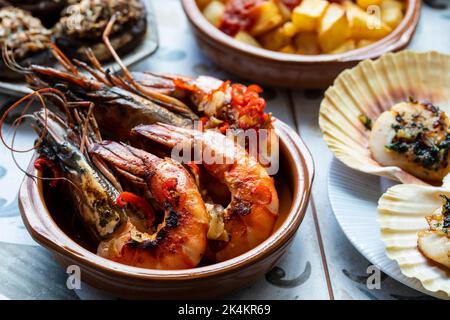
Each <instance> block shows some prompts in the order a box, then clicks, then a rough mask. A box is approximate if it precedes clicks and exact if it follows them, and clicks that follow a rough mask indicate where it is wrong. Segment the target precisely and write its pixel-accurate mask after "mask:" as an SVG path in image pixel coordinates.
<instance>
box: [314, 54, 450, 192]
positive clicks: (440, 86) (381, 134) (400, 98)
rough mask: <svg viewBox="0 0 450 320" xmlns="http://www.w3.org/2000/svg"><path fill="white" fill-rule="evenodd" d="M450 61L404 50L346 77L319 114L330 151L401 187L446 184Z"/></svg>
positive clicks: (329, 93) (339, 80) (331, 90)
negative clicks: (404, 184) (443, 180)
mask: <svg viewBox="0 0 450 320" xmlns="http://www.w3.org/2000/svg"><path fill="white" fill-rule="evenodd" d="M449 61H450V57H449V56H448V55H445V54H440V53H437V52H427V53H415V52H411V51H402V52H400V53H397V54H387V55H385V56H383V57H382V58H380V59H379V60H376V61H370V60H366V61H363V62H362V63H361V64H359V65H358V66H357V67H355V68H354V69H352V70H349V71H345V72H343V73H342V74H341V75H340V76H339V77H338V78H337V79H336V81H335V83H334V85H333V86H332V87H330V88H329V89H328V90H327V92H326V94H325V99H324V100H323V101H322V103H321V107H320V117H319V125H320V128H321V130H322V132H323V135H324V139H325V141H326V142H327V144H328V147H329V148H330V150H331V151H332V152H333V153H334V154H335V155H336V157H337V158H338V159H339V160H341V161H342V162H344V163H345V164H346V165H348V166H349V167H351V168H353V169H356V170H359V171H363V172H367V173H370V174H375V175H379V176H384V177H387V178H390V179H395V180H398V181H400V182H403V183H418V184H426V183H431V184H437V185H440V184H442V179H443V178H444V176H445V175H446V174H447V167H448V163H447V157H448V150H447V147H446V139H447V135H448V133H447V130H448V118H447V112H448V111H447V110H448V106H449V102H450V92H449V90H448V88H447V83H448V81H449V77H450V69H449V68H450V63H449ZM372 79H376V81H374V80H372ZM413 79H414V80H413ZM350 88H351V89H350Z"/></svg>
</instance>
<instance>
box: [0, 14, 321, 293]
mask: <svg viewBox="0 0 450 320" xmlns="http://www.w3.org/2000/svg"><path fill="white" fill-rule="evenodd" d="M116 21H117V20H116V19H115V18H114V17H112V18H111V19H110V20H109V21H108V24H107V26H106V28H105V31H104V33H103V35H102V39H103V41H104V46H105V48H107V49H108V50H109V52H110V55H111V56H112V57H114V59H116V62H117V64H118V65H120V66H121V67H122V73H123V76H119V75H115V74H111V73H109V72H108V71H107V70H106V69H104V68H103V67H102V65H101V63H100V62H99V61H98V59H97V58H96V56H95V54H94V53H93V52H92V51H90V52H89V54H88V55H87V58H88V60H89V61H88V62H82V61H80V60H77V59H73V60H71V59H70V58H68V57H67V56H66V55H65V54H64V53H63V52H62V51H61V50H60V49H59V48H58V47H57V46H56V45H55V44H50V47H51V49H52V53H53V55H54V57H55V59H56V60H57V61H59V62H60V64H61V67H62V69H61V68H53V67H48V66H41V65H37V64H32V65H30V66H28V67H22V68H21V69H20V70H21V72H23V73H24V74H25V76H26V79H27V81H28V83H29V85H30V87H31V88H32V89H33V90H34V91H33V92H32V93H30V94H29V95H27V96H25V97H24V98H22V99H20V100H19V101H18V102H17V103H15V104H14V105H13V106H11V107H10V108H9V109H8V110H7V111H6V112H5V113H4V115H3V118H2V121H1V123H0V125H1V124H3V121H4V119H5V118H6V117H7V115H8V114H9V113H10V112H11V111H12V110H15V109H16V108H19V107H20V106H25V109H27V108H29V106H30V103H31V102H33V101H34V102H38V103H39V104H40V105H41V106H42V108H41V109H40V110H38V111H37V112H35V113H33V114H32V115H31V116H27V117H28V118H31V119H32V121H33V126H34V128H35V130H36V132H37V135H38V139H37V140H36V144H35V146H34V147H33V148H32V150H36V158H35V159H34V161H33V166H34V169H32V170H30V171H29V172H28V174H27V175H28V177H27V178H26V181H25V182H24V187H23V189H22V194H21V197H20V203H21V207H22V214H23V217H24V220H25V223H26V225H27V227H28V228H29V230H30V232H31V234H32V235H33V237H34V238H35V239H36V240H37V241H39V242H41V243H43V244H44V245H45V246H48V247H49V248H51V249H52V250H54V251H55V252H56V253H57V254H58V256H61V255H62V256H63V258H62V260H63V261H65V262H67V261H70V260H71V259H74V258H75V259H76V260H79V263H80V264H81V265H82V266H83V268H85V271H86V272H87V273H92V272H95V273H97V277H96V279H92V280H91V283H93V284H94V285H95V284H97V286H100V287H105V286H108V288H109V289H108V290H110V291H114V292H115V293H116V294H119V295H120V296H128V297H131V296H142V295H143V296H145V297H156V296H158V297H160V298H161V297H163V296H172V294H173V289H169V287H170V286H172V284H173V281H179V286H180V288H179V291H180V293H179V294H181V295H183V296H186V294H187V292H189V295H192V290H191V288H190V287H189V286H191V285H192V280H193V279H200V278H209V279H216V281H224V279H227V280H228V278H229V276H230V274H231V273H234V274H235V275H236V274H244V273H248V272H250V270H253V271H254V273H255V274H254V275H252V276H251V277H249V278H248V279H247V280H246V281H242V280H240V281H235V280H233V281H230V283H229V284H228V285H227V286H225V287H224V288H223V289H221V290H217V285H214V282H210V283H208V284H205V283H204V284H202V285H200V286H206V287H207V290H206V291H200V292H199V293H198V294H197V295H198V296H204V297H205V296H207V295H210V294H211V291H213V290H214V291H215V292H214V295H218V294H221V293H223V292H227V291H229V290H232V289H234V288H236V287H238V286H242V285H245V284H246V283H248V282H249V281H252V280H253V279H255V277H256V276H257V275H261V274H262V273H263V272H265V271H268V270H267V268H269V266H270V265H271V264H267V263H268V262H270V261H272V262H273V261H275V260H276V259H278V258H279V257H280V256H281V255H282V254H283V252H284V251H285V250H286V248H287V246H288V244H289V243H290V242H291V240H292V236H293V234H294V232H295V230H296V229H297V228H298V226H299V224H300V222H301V220H302V217H303V215H304V211H305V209H306V202H307V198H308V196H309V190H310V183H311V179H312V177H311V172H310V170H311V169H312V167H311V165H312V162H311V160H310V158H309V155H307V156H306V157H305V156H304V155H302V154H301V153H299V152H300V151H299V149H296V148H297V147H294V146H297V145H298V141H297V142H295V143H294V140H293V139H292V138H295V139H299V138H298V136H296V135H295V137H293V136H292V135H293V132H291V130H290V129H289V130H288V129H287V127H286V126H285V125H283V124H281V123H280V124H277V122H279V120H276V119H275V118H273V117H272V116H271V115H270V114H266V113H265V112H264V109H265V105H266V102H265V101H264V99H263V98H261V97H260V93H261V91H262V90H261V88H259V86H257V85H250V86H244V85H241V84H232V83H231V82H229V81H220V80H218V79H213V78H207V77H199V78H195V79H194V78H189V77H184V76H175V75H160V74H154V73H151V72H145V73H134V74H132V73H131V72H129V70H128V69H127V68H126V67H125V65H124V64H123V62H122V61H121V59H120V58H119V55H118V54H117V51H116V49H115V48H114V46H113V44H112V41H111V40H110V34H111V31H112V30H114V24H115V23H116ZM8 65H9V66H10V67H12V68H16V69H19V68H18V66H17V65H16V64H15V63H14V61H13V60H12V59H8ZM81 71H85V72H84V73H83V72H81ZM50 105H51V110H50ZM22 115H23V114H22ZM125 115H126V116H125ZM22 119H23V117H19V118H18V119H17V120H16V121H15V122H14V124H15V125H16V126H18V125H20V123H21V121H22ZM194 124H196V126H194ZM197 126H198V128H197ZM245 130H253V132H256V133H257V134H258V135H256V136H255V138H256V139H257V141H256V145H257V146H259V148H260V149H261V146H265V147H266V150H265V152H266V153H264V154H263V155H261V156H260V154H257V155H254V154H252V153H251V145H249V144H250V143H251V141H248V140H244V143H243V144H239V143H238V142H237V141H235V140H236V138H237V135H238V133H239V132H242V131H245ZM263 131H265V132H266V135H262V136H261V135H260V133H262V132H263ZM278 136H280V138H281V139H282V140H281V153H282V155H281V161H283V163H287V168H289V170H293V172H291V174H292V178H293V179H294V180H292V178H290V179H291V180H292V181H291V180H290V182H289V184H290V186H289V187H288V189H286V187H282V188H281V189H280V187H279V183H280V182H279V181H278V183H277V182H276V181H275V179H274V177H272V176H270V175H269V171H268V170H269V169H268V168H267V166H270V165H271V164H274V163H275V162H278V160H279V158H278V157H277V156H278V150H279V144H278V138H277V137H278ZM104 137H105V138H104ZM2 141H3V142H4V143H5V145H6V147H7V148H9V149H10V150H12V151H13V152H14V151H18V150H16V149H15V148H14V146H12V145H8V143H7V142H6V141H5V140H4V138H3V135H2ZM254 142H255V141H253V143H254ZM199 146H200V147H199ZM179 147H183V149H182V154H183V158H182V159H177V158H174V156H173V154H174V153H173V152H174V150H177V148H179ZM293 147H294V149H293ZM21 151H23V150H21ZM191 151H192V153H193V155H192V157H189V159H185V158H184V156H185V155H186V156H187V154H191ZM206 152H209V154H210V155H211V156H212V157H213V158H212V159H210V158H208V157H206V158H205V155H206V154H207V153H206ZM292 152H293V153H294V154H292ZM272 155H274V156H275V158H272V157H271V156H272ZM211 160H214V161H211ZM267 160H270V161H269V162H267ZM300 177H301V181H300V180H298V179H299V178H300ZM33 179H34V180H35V181H33ZM28 180H31V183H30V182H29V181H28ZM36 181H37V182H38V183H37V184H36V183H35V182H36ZM300 184H302V185H300ZM292 187H293V189H291V188H292ZM289 189H290V190H292V192H294V193H292V194H290V193H289V191H288V190H289ZM280 191H281V193H280ZM36 197H38V198H36ZM290 197H293V198H292V199H291V200H289V198H290ZM57 198H59V199H65V200H64V203H66V204H67V203H71V204H72V207H73V208H71V209H69V208H66V209H67V210H63V211H65V214H67V216H61V213H62V212H63V211H61V210H60V209H57V207H53V209H52V212H51V213H50V212H49V210H48V209H45V210H43V208H45V205H46V204H47V205H48V207H51V206H52V205H53V206H54V205H55V203H57V200H55V199H57ZM280 198H281V199H284V200H286V201H287V202H286V204H283V205H282V206H280V200H279V199H280ZM66 200H67V201H66ZM292 200H293V201H292ZM36 201H37V202H39V201H41V202H40V203H36ZM51 203H53V204H51ZM69 207H70V206H69ZM59 208H60V207H59ZM72 211H73V212H74V213H75V217H78V221H79V223H80V224H81V225H82V226H83V227H82V228H81V231H79V233H77V234H76V236H75V237H73V234H74V229H75V228H74V227H73V225H71V226H69V231H67V233H66V235H65V236H61V235H60V233H61V229H64V228H65V227H64V226H65V224H64V222H61V223H60V224H58V225H55V224H54V222H53V219H54V220H55V221H61V220H63V221H66V222H65V223H67V221H73V217H74V215H71V212H72ZM55 214H57V215H60V216H55ZM39 220H40V221H41V222H38V221H39ZM44 220H45V221H44ZM41 223H44V224H45V225H47V227H49V228H47V227H45V229H47V230H46V231H45V232H44V233H42V232H41V231H42V228H41V226H40V225H41ZM50 225H51V227H50ZM66 227H67V225H66ZM66 230H67V229H66ZM49 234H50V235H49ZM80 234H84V236H80ZM55 235H58V236H55ZM67 235H69V236H72V237H73V238H72V239H73V240H71V241H69V243H70V245H69V248H72V249H71V250H68V249H67V244H66V243H67ZM74 240H75V241H74ZM62 243H64V245H63V244H62ZM263 243H264V245H263ZM74 252H78V254H74ZM86 260H88V261H86ZM106 261H109V262H106ZM94 265H95V267H93V266H94ZM93 269H95V271H93ZM117 270H119V271H120V272H119V274H116V275H115V276H114V278H115V279H116V280H117V282H116V283H114V284H111V281H110V280H109V279H110V277H111V274H112V273H117ZM191 270H192V271H191ZM177 271H179V272H177ZM98 274H100V275H98ZM136 278H141V279H153V280H154V283H153V284H154V286H153V287H151V286H149V285H148V283H145V282H144V283H141V284H138V285H137V288H138V289H137V288H136V287H133V290H129V291H126V290H125V291H124V290H122V289H123V286H124V285H126V286H128V287H130V285H129V283H130V281H132V282H134V281H135V280H136ZM168 280H169V281H168ZM170 280H172V281H170ZM183 280H185V281H183ZM87 281H89V280H87ZM124 283H126V284H124ZM134 286H136V284H134ZM121 288H122V289H121ZM161 290H165V292H163V293H162V292H161Z"/></svg>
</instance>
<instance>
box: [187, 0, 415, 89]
mask: <svg viewBox="0 0 450 320" xmlns="http://www.w3.org/2000/svg"><path fill="white" fill-rule="evenodd" d="M182 3H183V8H184V11H185V13H186V15H187V17H188V19H189V22H190V24H191V26H192V28H193V30H194V32H195V35H196V37H197V40H198V44H199V45H200V47H201V48H202V49H203V51H204V52H205V54H206V55H207V56H208V57H209V58H210V59H211V60H212V61H213V62H215V63H216V64H218V65H219V66H221V67H222V68H224V69H225V70H227V71H229V72H231V73H233V74H236V75H238V76H240V77H242V78H244V79H246V80H250V81H253V82H255V83H258V84H266V85H271V86H277V87H287V88H306V89H317V88H326V87H328V86H329V85H331V84H332V83H333V80H334V79H335V78H336V77H337V75H338V74H339V73H341V72H342V71H343V70H344V69H347V68H350V67H353V66H355V65H356V64H357V63H358V62H360V61H361V60H364V59H375V58H378V57H379V56H381V55H382V54H384V53H387V52H391V51H398V50H400V49H403V48H404V47H406V45H407V44H408V43H409V42H410V41H411V39H412V36H413V34H414V31H415V29H416V26H417V23H418V21H419V15H420V7H421V0H407V9H406V13H405V16H404V18H403V21H402V22H401V23H400V25H399V26H398V27H397V28H396V29H395V30H394V31H393V32H391V33H390V34H389V35H388V36H386V37H385V38H383V39H381V40H380V41H377V42H376V43H373V44H372V45H370V46H367V47H363V48H360V49H356V50H352V51H348V52H344V53H339V54H321V55H311V56H308V55H297V54H286V53H279V52H275V51H270V50H266V49H261V48H257V47H254V46H251V45H248V44H245V43H242V42H240V41H237V40H235V39H233V38H231V37H229V36H228V35H226V34H225V33H223V32H221V31H220V30H219V29H217V28H216V27H215V26H213V25H212V24H210V23H209V22H208V21H207V20H206V18H205V17H204V16H203V14H202V13H201V12H200V10H199V8H198V7H197V4H196V2H195V0H182Z"/></svg>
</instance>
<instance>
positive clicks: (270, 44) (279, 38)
mask: <svg viewBox="0 0 450 320" xmlns="http://www.w3.org/2000/svg"><path fill="white" fill-rule="evenodd" d="M258 40H259V42H260V43H261V45H262V46H263V47H264V48H266V49H269V50H275V51H278V50H280V49H281V48H282V47H284V46H286V45H288V44H289V42H290V41H291V38H290V37H287V36H286V34H285V33H284V31H283V27H282V26H281V27H278V28H275V29H274V30H272V31H269V32H267V33H265V34H263V35H262V36H260V37H259V38H258Z"/></svg>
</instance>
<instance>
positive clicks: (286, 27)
mask: <svg viewBox="0 0 450 320" xmlns="http://www.w3.org/2000/svg"><path fill="white" fill-rule="evenodd" d="M282 28H283V33H284V34H285V35H286V37H290V38H292V37H293V36H295V34H296V33H297V32H298V30H297V27H296V26H295V25H294V24H293V23H292V22H291V21H288V22H285V23H284V24H283V26H282Z"/></svg>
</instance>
